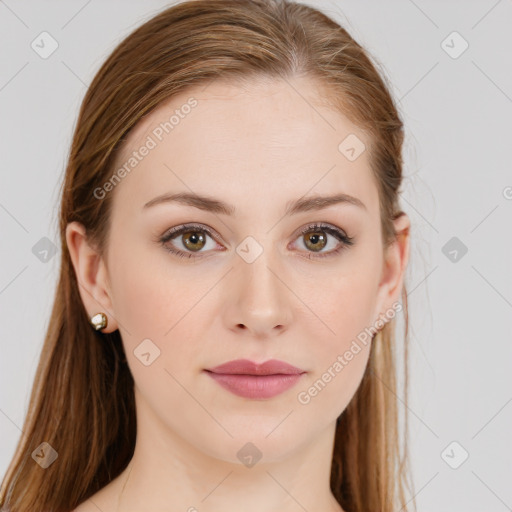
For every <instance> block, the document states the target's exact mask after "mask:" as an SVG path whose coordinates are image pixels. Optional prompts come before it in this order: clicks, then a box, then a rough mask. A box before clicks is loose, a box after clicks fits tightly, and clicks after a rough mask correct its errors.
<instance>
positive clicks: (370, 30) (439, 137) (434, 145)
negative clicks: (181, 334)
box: [0, 0, 512, 512]
mask: <svg viewBox="0 0 512 512" xmlns="http://www.w3.org/2000/svg"><path fill="white" fill-rule="evenodd" d="M309 4H310V5H313V6H315V7H319V8H321V9H323V10H324V11H325V12H326V13H327V14H330V15H331V16H333V17H334V18H335V19H336V20H338V21H339V22H341V23H342V24H343V25H344V26H345V27H346V28H347V29H348V30H349V32H350V33H351V34H352V36H353V37H355V39H356V40H357V41H359V42H360V43H361V44H363V46H365V47H366V48H367V49H368V50H369V51H370V52H371V54H372V55H373V56H374V57H375V58H376V59H377V61H378V62H379V63H380V68H381V70H382V72H383V73H384V74H385V75H386V76H387V77H388V79H389V80H390V82H391V88H392V92H393V94H394V95H395V97H396V98H397V100H398V106H399V108H400V111H401V113H402V115H403V118H404V121H405V124H406V130H407V136H406V143H405V148H404V156H405V168H404V171H405V175H406V178H405V182H404V187H403V191H404V193H403V203H402V204H403V208H404V209H405V210H406V211H407V213H408V214H409V215H410V217H411V220H412V223H413V240H412V251H411V261H410V266H409V269H408V274H407V286H408V292H409V304H410V318H411V368H410V373H411V382H410V384H411V393H410V403H409V404H408V410H409V414H410V431H411V436H410V450H411V459H412V468H413V475H414V482H415V493H416V500H417V503H418V510H419V511H433V510H435V511H437V512H444V511H450V512H455V511H461V512H462V511H464V512H469V511H482V510H485V511H487V512H501V511H506V510H512V486H511V485H510V484H511V483H512V482H511V476H512V463H511V458H512V457H511V456H512V441H511V439H512V437H511V435H510V434H511V427H512V403H511V401H512V385H511V384H512V379H511V377H510V368H511V362H512V357H511V356H512V344H511V339H512V336H511V334H512V329H511V322H510V319H511V318H512V316H511V313H512V271H511V270H510V268H511V262H512V244H511V241H510V236H511V229H510V227H511V220H512V173H511V164H510V162H511V154H510V147H511V144H510V142H511V135H512V129H511V125H510V118H511V115H512V99H511V98H512V70H511V64H510V63H511V61H512V60H511V57H510V54H511V50H512V31H511V30H510V26H511V21H512V2H511V1H510V0H501V1H497V2H496V1H495V0H480V1H471V2H469V1H465V2H462V1H460V2H456V1H451V2H441V1H436V2H434V1H431V2H427V1H425V0H422V1H420V0H415V1H412V0H400V1H398V0H396V1H387V2H386V3H385V4H384V2H381V1H377V0H373V1H371V2H370V1H365V2H358V1H356V0H352V1H336V2H335V1H330V2H329V1H310V2H309ZM166 5H169V4H168V3H166V2H163V1H156V0H153V1H145V2H142V1H138V2H134V1H131V2H127V1H122V2H121V1H108V2H99V1H98V0H89V1H83V0H80V1H76V0H71V1H67V2H55V1H46V2H36V1H33V0H32V1H17V2H16V1H14V0H8V1H0V34H1V35H0V38H1V43H2V44H1V49H0V55H1V63H0V109H1V113H2V115H1V123H0V153H1V155H2V160H1V164H0V169H1V187H0V225H1V237H2V243H1V249H0V257H1V264H0V315H1V319H0V326H1V327H0V329H1V335H0V342H1V357H0V432H1V436H0V474H1V475H2V476H3V474H4V473H5V470H6V469H7V465H8V462H9V460H10V458H11V457H12V455H13V453H14V448H15V443H16V442H17V440H18V438H19V436H20V433H21V430H20V427H21V425H22V422H23V418H24V415H25V412H26V408H27V405H28V398H29V391H30V388H31V385H32V379H33V377H34V373H35V369H36V365H37V362H38V358H39V353H40V349H41V347H42V343H43V337H44V333H45V330H46V327H47V325H48V318H49V314H50V307H51V304H52V300H53V293H54V290H55V285H56V279H57V270H58V262H59V255H58V254H55V255H53V257H52V254H51V252H50V253H48V254H47V255H46V260H47V261H44V260H45V257H44V253H42V252H41V248H42V247H43V248H44V247H46V246H48V245H49V244H48V241H46V240H43V241H41V239H43V238H44V237H47V238H48V239H49V240H50V241H53V242H54V243H58V239H57V236H56V234H57V211H58V199H59V198H58V186H59V184H60V181H61V179H62V174H63V171H64V166H65V161H66V155H67V152H68V150H69V146H70V142H71V134H72V128H73V126H74V122H75V120H76V117H77V114H78V109H79V105H80V101H81V99H82V97H83V95H84V93H85V90H86V87H87V85H88V84H89V82H90V80H91V79H92V77H93V76H94V73H95V72H96V71H97V70H98V68H99V66H100V65H101V63H102V62H103V61H104V59H105V58H106V57H107V55H108V54H109V53H110V51H111V50H112V49H113V48H114V46H115V45H116V44H117V43H118V42H119V41H120V40H121V39H122V38H124V37H125V36H126V35H128V33H129V32H130V31H131V30H132V29H133V28H135V27H136V26H138V25H140V24H141V23H142V22H143V21H145V20H147V19H149V18H150V17H152V16H153V15H154V14H155V13H156V12H158V11H160V10H162V9H163V8H164V7H165V6H166ZM43 31H47V32H49V33H50V34H51V36H52V37H53V38H54V39H55V40H56V41H57V42H58V48H57V50H56V51H55V52H54V53H53V54H52V55H50V56H49V57H48V58H47V59H43V58H41V57H40V56H39V55H38V54H37V53H36V52H35V51H34V50H33V49H32V47H31V43H32V42H33V41H34V40H35V41H36V43H37V41H40V38H38V36H39V34H40V33H41V32H43ZM454 31H456V32H457V33H458V34H459V35H457V34H455V35H453V34H452V33H453V32H454ZM443 41H445V42H444V43H443ZM464 41H466V42H467V44H468V45H469V46H468V48H467V49H466V50H465V51H464V52H463V53H461V54H460V55H459V53H460V52H461V50H463V48H464ZM46 48H48V46H46ZM36 244H39V245H36ZM45 244H46V246H45ZM34 246H35V247H36V248H35V249H33V248H34ZM464 248H467V253H465V254H464ZM399 398H400V400H401V399H402V396H401V395H399ZM400 407H401V410H403V408H404V407H405V406H404V404H403V403H402V402H401V401H400ZM453 442H455V444H451V443H453ZM447 447H448V449H447ZM466 452H467V453H468V454H469V457H468V458H467V460H465V461H464V462H463V463H462V464H461V462H462V461H463V459H464V455H465V453H466ZM459 464H460V466H459V467H458V468H457V469H454V467H455V466H457V465H459Z"/></svg>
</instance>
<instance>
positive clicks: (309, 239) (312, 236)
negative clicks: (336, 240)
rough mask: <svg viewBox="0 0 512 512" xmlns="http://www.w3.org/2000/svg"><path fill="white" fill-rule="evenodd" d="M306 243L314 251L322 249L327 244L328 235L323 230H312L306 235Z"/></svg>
mask: <svg viewBox="0 0 512 512" xmlns="http://www.w3.org/2000/svg"><path fill="white" fill-rule="evenodd" d="M304 240H305V245H306V247H307V248H308V249H311V250H312V251H321V250H322V249H323V248H324V247H325V246H326V245H327V237H326V236H325V233H323V232H322V231H311V232H309V233H306V234H305V235H304Z"/></svg>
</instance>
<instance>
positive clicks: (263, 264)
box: [224, 252, 293, 339]
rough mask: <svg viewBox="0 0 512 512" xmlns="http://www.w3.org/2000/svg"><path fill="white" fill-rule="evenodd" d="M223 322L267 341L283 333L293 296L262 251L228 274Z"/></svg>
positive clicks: (252, 336) (290, 310) (280, 272)
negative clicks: (256, 256) (227, 298)
mask: <svg viewBox="0 0 512 512" xmlns="http://www.w3.org/2000/svg"><path fill="white" fill-rule="evenodd" d="M226 286H227V287H228V292H227V293H228V296H229V300H228V304H227V307H226V308H225V310H224V314H225V315H226V316H225V319H224V320H225V322H226V324H227V326H228V328H230V329H231V330H235V331H238V332H237V334H238V335H240V331H244V330H245V331H247V332H246V334H245V335H246V336H247V337H249V338H258V339H266V338H271V337H274V336H277V335H279V334H281V333H282V332H284V331H286V330H287V329H288V327H289V325H290V324H291V320H292V304H291V299H292V298H293V293H292V292H291V291H290V290H289V289H288V287H287V286H286V284H285V279H284V275H282V271H280V267H279V266H278V265H277V264H276V263H272V262H271V261H270V259H269V258H267V257H266V253H265V252H263V254H261V255H260V256H259V257H258V258H257V259H256V260H255V261H253V262H252V263H247V262H246V261H244V260H243V259H239V260H238V261H237V262H236V263H235V266H234V268H233V270H232V271H231V272H230V273H229V282H227V283H226Z"/></svg>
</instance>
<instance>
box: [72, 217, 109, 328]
mask: <svg viewBox="0 0 512 512" xmlns="http://www.w3.org/2000/svg"><path fill="white" fill-rule="evenodd" d="M66 243H67V246H68V251H69V255H70V258H71V262H72V264H73V268H74V270H75V275H76V278H77V282H78V291H79V293H80V297H81V298H82V302H83V304H84V307H85V310H86V311H87V315H88V319H89V321H90V320H91V318H93V317H95V316H96V315H97V314H98V313H103V314H105V315H106V317H107V326H106V327H105V328H104V329H102V332H105V333H106V332H113V331H115V330H116V329H117V328H118V327H117V324H116V321H115V318H114V316H113V311H112V301H111V298H110V289H109V286H108V276H107V269H106V266H105V263H104V261H103V259H102V258H101V256H100V255H99V254H98V252H97V251H96V250H95V249H94V248H93V247H91V245H90V244H89V243H88V241H87V235H86V230H85V228H84V226H83V225H82V224H81V223H79V222H70V223H69V224H68V225H67V227H66ZM91 328H93V327H91Z"/></svg>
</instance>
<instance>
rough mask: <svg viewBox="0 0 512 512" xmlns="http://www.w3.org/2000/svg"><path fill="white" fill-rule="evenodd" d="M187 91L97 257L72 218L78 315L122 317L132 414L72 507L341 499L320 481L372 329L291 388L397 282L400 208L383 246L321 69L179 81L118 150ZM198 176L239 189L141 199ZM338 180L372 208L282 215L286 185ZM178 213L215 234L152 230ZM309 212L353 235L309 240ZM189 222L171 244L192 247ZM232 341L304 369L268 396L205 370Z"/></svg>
mask: <svg viewBox="0 0 512 512" xmlns="http://www.w3.org/2000/svg"><path fill="white" fill-rule="evenodd" d="M292 85H293V86H292ZM298 91H300V94H298ZM190 97H194V98H195V99H196V100H197V101H198V104H197V106H196V107H195V108H193V109H192V110H191V112H190V113H189V114H188V115H187V116H185V117H184V119H181V120H180V123H179V124H178V125H177V126H175V128H174V129H173V130H172V132H170V133H169V134H167V135H166V136H165V137H164V139H163V140H162V142H160V143H159V144H158V145H157V147H156V148H154V149H152V150H151V151H150V152H149V154H148V155H147V156H146V157H145V158H144V159H143V160H142V161H141V162H140V163H139V164H138V165H137V167H136V168H135V169H134V170H132V171H131V172H130V173H129V174H128V175H127V176H126V177H125V178H124V179H123V180H122V181H121V183H119V184H118V185H117V186H116V187H115V189H114V190H113V191H111V192H109V193H111V194H114V196H113V212H112V219H111V230H110V238H109V243H108V248H107V253H106V255H105V257H104V258H103V259H102V258H100V257H99V255H98V254H97V252H96V251H95V250H94V249H93V248H92V247H90V246H89V244H88V243H87V240H86V238H85V233H84V230H83V227H82V226H81V225H80V224H77V223H70V224H69V225H68V228H67V232H66V237H67V243H68V246H69V249H70V254H71V258H72V261H73V265H74V268H75V271H76V274H77V278H78V281H79V283H80V293H81V297H82V300H83V302H84V305H85V308H86V310H87V312H88V313H89V316H92V315H93V314H95V313H97V312H99V311H103V312H105V313H107V316H108V321H109V324H108V327H107V328H106V329H104V330H103V332H112V331H114V330H116V329H119V330H120V333H121V336H122V340H123V344H124V347H125V351H126V354H127V359H128V364H129V367H130V370H131V372H132V374H133V377H134V380H135V398H136V407H137V428H138V436H137V442H136V448H135V454H134V457H133V459H132V461H131V462H130V465H129V466H128V468H127V469H126V470H125V471H124V472H123V473H122V474H121V475H120V476H119V477H118V478H116V479H115V480H114V481H113V482H111V483H110V484H109V485H108V486H106V487H105V488H103V489H102V490H100V491H99V492H98V493H97V494H95V495H94V496H93V497H92V498H91V499H89V500H87V501H86V502H84V503H83V504H82V505H81V506H79V507H78V508H77V509H76V510H78V511H79V512H87V511H89V510H91V511H92V510H94V511H95V512H97V510H98V507H99V508H100V509H101V510H102V511H103V512H107V511H115V510H119V511H122V512H127V511H133V512H134V511H140V510H148V511H149V510H151V511H153V510H155V511H157V510H158V511H164V510H165V511H171V510H183V511H189V512H192V511H194V510H196V509H197V510H198V511H214V510H216V511H218V510H224V511H227V512H229V511H235V510H245V511H246V512H256V511H258V512H260V511H261V510H265V511H281V512H298V511H302V510H304V509H306V510H309V511H312V510H318V511H320V510H322V511H327V512H329V511H341V510H342V509H341V507H340V506H339V505H338V504H337V502H336V501H335V499H334V497H333V495H332V494H331V491H330V488H329V478H330V466H331V457H332V448H333V442H334V434H335V427H336V419H337V418H338V416H339V415H340V414H341V413H342V411H343V410H344V409H345V407H346V406H347V404H348V403H349V401H350V400H351V398H352V397H353V395H354V393H355V392H356V390H357V388H358V386H359V384H360V381H361V378H362V376H363V374H364V371H365V368H366V364H367V361H368V356H369V349H370V344H369V343H368V344H367V345H366V346H363V347H362V349H361V351H360V352H358V354H357V355H356V356H354V358H353V359H352V360H351V361H350V362H349V363H348V364H347V365H346V366H345V367H344V368H343V370H342V371H341V372H339V373H337V374H336V377H335V378H333V379H332V380H331V381H330V382H329V383H328V384H327V385H326V386H325V387H324V389H323V390H322V391H321V392H319V393H318V394H317V395H316V396H315V397H314V398H312V399H311V401H310V402H309V403H308V404H301V403H300V402H299V401H298V399H297V395H298V393H299V392H301V391H304V390H307V389H308V388H309V387H310V386H311V385H312V384H313V383H314V382H315V381H317V380H318V379H319V378H321V377H322V374H323V373H324V372H325V371H326V370H327V369H328V368H329V367H332V365H333V363H334V362H335V361H336V359H337V357H338V355H343V354H344V353H345V351H346V350H348V349H349V347H350V346H351V343H352V342H353V340H355V339H356V337H357V335H358V334H359V333H360V332H361V331H363V330H364V329H365V328H366V327H370V326H373V325H374V324H375V322H376V320H377V319H379V318H382V314H384V312H386V311H387V310H389V309H390V308H391V307H392V304H394V303H396V301H397V300H398V299H399V297H400V292H401V289H402V283H403V276H404V272H405V268H406V265H407V260H408V254H409V219H408V217H407V216H405V215H404V216H402V217H400V218H399V219H398V220H397V221H395V226H396V230H397V232H398V233H399V236H398V238H397V241H396V242H395V243H393V244H392V245H391V246H390V247H389V249H388V251H387V253H386V254H383V245H382V238H381V231H380V217H379V207H378V204H379V203H378V192H377V187H376V184H375V181H374V178H373V175H372V172H371V170H370V164H369V151H364V152H363V153H362V154H361V155H360V156H359V157H358V158H357V159H356V160H355V161H349V160H348V159H347V158H346V157H345V156H344V155H343V154H342V153H341V152H340V151H339V150H338V145H339V144H340V142H341V141H342V140H343V139H344V138H345V137H346V136H347V135H349V134H356V135H357V136H358V137H359V138H360V140H362V141H363V142H364V143H365V144H366V147H368V144H369V141H368V139H367V137H366V135H365V134H364V132H362V131H361V130H360V129H359V128H358V127H357V126H355V125H353V124H352V123H351V122H350V121H349V120H348V119H347V118H346V117H345V116H343V115H341V114H340V113H339V112H337V111H334V110H333V109H330V108H328V107H327V106H322V105H320V103H319V102H318V101H317V100H316V99H315V98H318V97H319V90H318V86H317V85H316V84H315V83H313V82H312V81H310V80H308V79H306V78H303V77H302V78H294V79H290V80H289V81H288V82H286V81H280V80H279V81H278V80H258V81H254V82H252V83H251V84H250V85H245V86H241V85H240V84H237V85H235V84H233V83H232V84H230V83H226V82H219V81H217V82H212V83H211V84H210V85H209V86H208V87H207V88H206V89H205V88H204V86H202V87H197V88H193V89H189V90H187V91H186V92H182V93H180V94H179V95H177V96H175V97H173V98H172V99H171V100H169V101H167V102H166V103H164V104H162V105H161V106H160V107H159V108H158V109H157V110H155V111H153V112H152V113H151V114H150V115H149V116H147V117H145V118H144V119H143V120H142V121H141V122H140V123H139V124H138V125H137V126H136V127H135V129H134V130H133V131H132V132H131V133H130V136H129V137H128V140H127V143H126V145H125V147H124V149H123V152H122V154H121V155H120V156H119V158H118V161H117V163H118V165H122V163H124V162H125V161H126V159H127V158H128V155H130V154H131V152H132V151H134V150H136V149H138V148H140V146H141V145H142V144H143V143H144V141H145V140H146V137H147V136H148V135H149V134H151V133H152V130H153V129H154V128H155V127H156V126H157V125H158V124H159V123H160V122H162V121H165V120H168V119H169V117H170V115H171V114H172V113H173V112H174V110H175V109H179V108H180V107H181V106H182V105H183V104H184V103H186V101H187V100H188V99H189V98H190ZM330 169H331V170H330ZM329 170H330V171H329ZM328 171H329V172H328ZM192 191H193V192H194V193H196V194H201V195H208V196H210V197H214V198H216V199H220V200H222V201H224V202H226V203H229V204H231V205H233V206H235V207H236V214H235V215H233V216H227V215H223V214H214V213H211V212H206V211H202V210H199V209H197V208H194V207H192V206H186V205H183V204H179V203H172V204H171V203H168V204H160V205H156V206H153V207H151V208H147V209H145V210H147V211H143V205H144V204H145V203H146V202H148V201H149V200H151V199H153V198H155V197H156V196H159V195H160V194H163V193H166V192H172V193H175V192H192ZM335 192H340V193H341V192H343V193H347V194H350V195H352V196H355V197H357V198H359V199H360V200H361V201H362V202H363V203H364V205H365V206H366V208H365V209H364V208H359V207H357V206H354V205H351V204H347V203H344V204H336V205H332V206H330V207H328V208H325V209H323V210H318V211H315V210H311V211H307V212H302V213H299V214H297V215H294V216H290V217H286V216H285V215H284V212H285V207H286V204H287V202H288V201H293V200H296V199H299V198H301V197H302V196H304V195H306V196H308V197H309V196H311V195H312V194H320V195H331V194H333V193H335ZM189 222H193V223H199V224H201V225H205V226H207V227H210V228H211V229H212V230H213V233H214V234H216V235H217V240H215V239H213V238H210V237H209V235H208V234H204V236H205V237H206V238H205V240H206V245H205V246H203V247H202V248H200V254H198V253H197V252H193V251H191V250H188V253H192V256H196V259H194V258H191V259H188V258H178V257H177V256H174V255H173V254H171V253H169V252H168V251H167V250H166V248H165V247H164V246H163V245H162V244H160V243H159V242H158V241H157V240H158V237H159V236H162V235H163V234H165V232H166V231H167V230H168V229H169V228H172V227H175V226H180V225H182V224H184V223H189ZM314 222H323V223H328V224H330V225H333V226H335V227H338V228H339V229H341V230H343V231H344V232H345V233H346V234H348V235H349V236H351V237H354V245H352V246H347V247H344V248H343V249H342V251H341V252H340V253H339V254H336V255H331V256H327V257H325V258H321V257H319V256H318V255H317V254H318V253H316V252H315V251H314V250H313V249H311V248H310V247H308V246H307V245H305V244H306V242H307V240H308V238H307V237H306V236H305V235H301V234H300V232H299V230H300V228H306V227H307V226H308V225H309V224H310V223H314ZM313 231H314V230H313ZM247 236H252V237H253V238H254V239H255V240H257V242H258V243H259V244H260V245H261V247H262V248H263V252H262V254H261V255H260V256H259V257H258V258H257V259H256V260H255V261H254V262H252V263H247V262H246V261H245V260H244V259H242V258H241V257H240V256H239V255H238V253H237V252H236V248H237V246H238V245H239V244H241V242H242V241H244V239H245V238H246V237H247ZM326 236H327V237H328V238H327V240H328V241H327V244H328V245H327V246H325V247H323V248H322V244H320V246H318V245H317V247H319V248H320V252H321V253H322V252H323V253H324V254H325V253H327V252H330V251H332V250H333V249H335V248H337V247H338V246H339V244H340V242H339V241H338V240H337V239H336V238H335V237H334V236H332V235H329V234H327V235H326ZM184 239H187V237H186V235H179V236H178V237H177V238H175V239H174V240H173V241H170V242H167V245H168V246H169V245H171V246H174V247H175V248H178V249H181V250H182V251H184V252H187V248H186V247H185V246H184V245H183V243H182V242H184ZM194 243H196V244H197V242H194ZM317 244H318V242H317ZM194 247H201V245H200V244H199V245H196V246H194ZM201 251H202V252H201ZM201 254H202V255H203V257H200V255H201ZM205 254H208V255H207V256H204V255H205ZM308 256H311V259H310V258H308ZM379 314H380V317H379ZM146 338H149V339H151V340H152V342H153V343H154V344H155V345H157V346H158V348H159V349H160V351H161V353H160V356H159V357H158V358H157V359H155V360H154V362H153V363H152V364H151V365H149V366H145V365H144V364H142V363H141V361H140V360H139V359H138V358H137V357H136V356H135V355H134V349H136V347H137V346H138V345H139V344H140V343H141V341H142V340H144V339H146ZM238 358H247V359H252V360H254V361H257V362H262V361H266V360H267V359H271V358H275V359H280V360H284V361H287V362H289V363H290V364H293V365H295V366H297V367H299V368H302V369H304V370H306V371H307V373H306V374H305V375H303V376H302V378H301V379H302V380H301V382H299V383H298V384H297V385H296V386H294V387H293V388H291V389H289V390H287V391H285V392H284V393H282V394H280V395H278V396H276V397H274V398H271V399H263V400H251V399H246V398H241V397H238V396H236V395H233V394H232V393H230V392H229V391H227V390H225V389H224V388H222V387H220V386H219V385H218V384H217V383H216V382H215V381H214V380H213V379H211V378H210V377H209V376H208V375H206V374H205V373H204V372H203V369H206V368H212V367H214V366H216V365H218V364H221V363H224V362H226V361H230V360H233V359H238ZM247 442H251V443H253V444H254V445H255V446H256V447H257V448H258V450H259V451H260V452H261V453H262V458H261V459H260V460H259V461H258V462H257V463H256V464H255V465H254V466H252V467H250V468H248V467H246V466H245V465H244V464H242V463H241V461H240V460H239V459H238V458H237V455H236V454H237V452H238V450H240V449H241V448H242V447H243V446H244V445H245V444H246V443H247ZM128 476H129V478H128V480H127V477H128ZM123 485H124V490H123ZM121 491H122V494H121ZM120 494H121V497H120V498H119V495H120ZM194 507H195V508H194Z"/></svg>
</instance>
